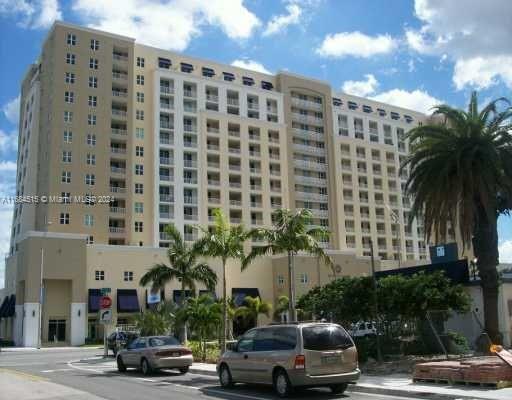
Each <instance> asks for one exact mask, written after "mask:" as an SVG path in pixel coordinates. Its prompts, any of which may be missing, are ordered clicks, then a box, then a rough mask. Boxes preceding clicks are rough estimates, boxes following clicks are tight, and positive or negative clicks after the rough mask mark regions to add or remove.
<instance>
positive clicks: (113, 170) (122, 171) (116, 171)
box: [110, 167, 126, 174]
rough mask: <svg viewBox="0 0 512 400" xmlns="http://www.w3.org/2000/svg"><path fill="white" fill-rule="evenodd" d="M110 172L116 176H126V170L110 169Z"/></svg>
mask: <svg viewBox="0 0 512 400" xmlns="http://www.w3.org/2000/svg"><path fill="white" fill-rule="evenodd" d="M110 172H112V173H114V174H125V173H126V168H120V167H110Z"/></svg>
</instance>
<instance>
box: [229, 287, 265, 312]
mask: <svg viewBox="0 0 512 400" xmlns="http://www.w3.org/2000/svg"><path fill="white" fill-rule="evenodd" d="M247 296H250V297H260V291H259V290H258V289H257V288H233V289H231V297H232V298H233V302H234V303H235V306H237V307H240V306H241V305H242V304H243V303H244V300H245V298H246V297H247Z"/></svg>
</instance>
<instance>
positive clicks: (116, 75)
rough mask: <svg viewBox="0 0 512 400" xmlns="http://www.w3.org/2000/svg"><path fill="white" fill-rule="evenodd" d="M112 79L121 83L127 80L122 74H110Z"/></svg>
mask: <svg viewBox="0 0 512 400" xmlns="http://www.w3.org/2000/svg"><path fill="white" fill-rule="evenodd" d="M112 78H113V79H118V80H121V81H126V80H127V79H128V74H126V73H122V72H112Z"/></svg>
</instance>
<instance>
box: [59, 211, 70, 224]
mask: <svg viewBox="0 0 512 400" xmlns="http://www.w3.org/2000/svg"><path fill="white" fill-rule="evenodd" d="M59 222H60V224H61V225H69V213H60V218H59Z"/></svg>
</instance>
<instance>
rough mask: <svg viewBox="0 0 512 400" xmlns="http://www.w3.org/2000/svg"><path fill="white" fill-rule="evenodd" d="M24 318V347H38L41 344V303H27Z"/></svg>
mask: <svg viewBox="0 0 512 400" xmlns="http://www.w3.org/2000/svg"><path fill="white" fill-rule="evenodd" d="M24 310H25V312H24V316H23V346H24V347H37V345H38V343H39V334H40V333H39V303H25V304H24Z"/></svg>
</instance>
